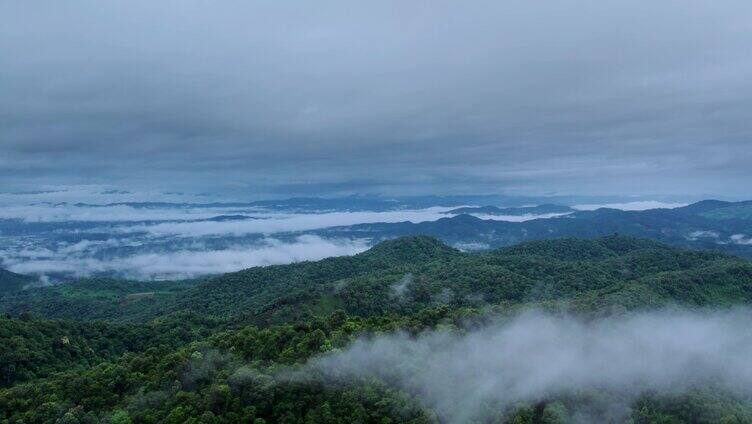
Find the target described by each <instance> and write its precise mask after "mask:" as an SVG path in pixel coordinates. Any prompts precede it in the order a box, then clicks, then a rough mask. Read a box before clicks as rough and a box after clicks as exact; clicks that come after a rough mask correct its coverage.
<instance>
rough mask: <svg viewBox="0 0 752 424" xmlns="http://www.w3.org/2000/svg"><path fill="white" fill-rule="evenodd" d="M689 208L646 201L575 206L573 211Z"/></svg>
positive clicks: (685, 204)
mask: <svg viewBox="0 0 752 424" xmlns="http://www.w3.org/2000/svg"><path fill="white" fill-rule="evenodd" d="M682 206H687V203H672V202H659V201H657V200H644V201H639V202H626V203H603V204H583V205H574V206H572V208H573V209H578V210H581V211H592V210H596V209H600V208H609V209H621V210H624V211H644V210H648V209H673V208H680V207H682Z"/></svg>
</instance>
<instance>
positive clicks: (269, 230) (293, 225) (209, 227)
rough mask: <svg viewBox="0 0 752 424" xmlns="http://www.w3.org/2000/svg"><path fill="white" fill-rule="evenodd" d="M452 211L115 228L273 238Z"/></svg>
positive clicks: (270, 216)
mask: <svg viewBox="0 0 752 424" xmlns="http://www.w3.org/2000/svg"><path fill="white" fill-rule="evenodd" d="M448 209H451V208H450V207H431V208H426V209H416V210H400V211H388V212H326V213H310V214H288V213H264V214H257V215H254V217H255V218H263V219H251V220H237V221H222V222H217V221H200V222H163V223H157V224H139V225H130V226H120V227H115V228H113V231H115V232H118V233H134V232H137V233H142V232H144V233H148V234H150V235H153V236H158V237H163V236H176V237H201V236H213V235H233V236H242V235H246V234H273V233H280V232H289V231H308V230H316V229H320V228H328V227H334V226H340V225H355V224H363V223H376V222H403V221H410V222H415V223H417V222H424V221H435V220H437V219H439V218H443V217H445V215H444V214H443V213H442V212H445V211H447V210H448Z"/></svg>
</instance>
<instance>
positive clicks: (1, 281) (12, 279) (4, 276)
mask: <svg viewBox="0 0 752 424" xmlns="http://www.w3.org/2000/svg"><path fill="white" fill-rule="evenodd" d="M36 281H37V279H36V278H34V277H30V276H28V275H21V274H16V273H15V272H10V271H8V270H5V269H0V296H1V295H2V294H3V293H9V292H15V291H19V290H23V288H24V287H26V286H28V285H29V284H33V283H35V282H36Z"/></svg>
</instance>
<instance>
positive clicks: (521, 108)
mask: <svg viewBox="0 0 752 424" xmlns="http://www.w3.org/2000/svg"><path fill="white" fill-rule="evenodd" d="M750 51H752V3H750V2H749V1H744V0H730V1H724V2H709V1H692V0H689V1H663V0H657V1H643V2H631V1H621V0H616V1H608V2H603V1H584V0H577V1H568V2H560V1H550V2H527V1H475V2H470V3H468V2H449V1H441V0H439V1H412V2H399V1H380V2H369V3H365V2H347V1H327V0H324V1H318V2H271V1H242V2H241V1H229V0H228V1H224V2H208V1H198V0H181V1H168V0H166V1H160V2H153V1H142V0H133V1H127V2H125V1H113V2H105V3H103V2H98V1H93V0H92V1H81V0H71V1H66V2H54V1H20V0H19V1H13V0H8V1H3V2H0V57H2V58H3V59H2V66H0V92H1V93H2V96H0V180H2V182H3V190H9V191H24V190H38V189H39V188H40V187H48V186H54V185H79V184H102V185H109V186H117V187H123V188H126V189H140V190H145V189H149V190H182V191H188V192H194V193H201V192H212V193H216V192H226V193H242V194H243V195H247V196H250V197H254V196H255V197H268V196H272V195H273V196H283V195H301V194H305V195H336V194H351V193H389V194H427V193H433V194H448V193H498V192H504V193H511V194H550V193H567V194H628V195H646V194H691V195H700V194H709V195H715V196H736V197H745V196H746V197H749V196H747V195H748V194H749V192H748V182H749V181H750V180H751V179H752V167H750V166H749V164H750V162H752V144H751V141H750V140H751V138H752V126H750V125H749V117H750V115H752V114H751V113H750V112H752V85H751V84H749V75H752V54H749V52H750Z"/></svg>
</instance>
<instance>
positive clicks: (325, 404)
mask: <svg viewBox="0 0 752 424" xmlns="http://www.w3.org/2000/svg"><path fill="white" fill-rule="evenodd" d="M6 275H10V274H1V275H0V276H2V277H3V280H2V281H3V287H5V288H4V290H3V291H4V293H2V295H0V311H2V312H3V313H4V315H3V316H2V317H0V422H8V423H37V422H40V423H43V422H51V423H52V422H60V423H95V422H110V423H157V422H167V423H183V422H195V423H199V422H200V423H224V422H227V423H230V422H254V423H277V422H279V423H293V422H309V423H317V422H340V423H353V422H363V423H366V422H374V423H375V422H378V423H390V422H391V423H397V422H412V423H431V422H441V421H442V420H443V417H442V416H440V415H439V414H438V413H437V411H435V410H433V409H432V408H431V407H430V405H427V404H426V403H425V402H422V400H421V397H420V395H419V394H418V393H412V392H410V391H406V390H402V389H400V388H398V387H395V386H394V385H392V384H390V382H388V381H385V380H383V379H379V378H371V377H369V378H345V377H338V376H331V375H324V374H322V373H320V372H319V371H317V370H315V369H311V368H309V367H307V366H306V364H307V363H308V361H309V360H310V359H311V358H316V357H318V356H320V355H322V354H325V353H327V352H336V351H338V350H341V349H346V348H347V347H348V346H350V345H351V344H352V343H353V342H354V341H355V340H357V339H359V338H360V337H363V336H364V335H365V336H367V335H374V334H389V333H392V332H395V331H401V332H405V333H406V334H408V335H412V336H416V335H419V334H421V333H423V332H425V331H429V330H436V331H442V332H443V331H445V332H448V333H462V332H463V331H466V330H467V329H468V328H474V327H483V326H484V325H486V323H488V322H489V320H492V319H502V320H503V319H504V317H511V316H513V315H515V314H517V313H518V312H520V311H523V310H529V309H538V310H545V311H549V312H550V313H553V314H566V315H575V316H578V317H581V318H582V319H586V320H587V319H596V318H597V317H603V316H611V317H614V316H615V317H618V316H621V315H625V314H630V313H632V312H634V311H641V310H655V309H657V308H693V309H703V308H727V307H732V306H734V305H745V304H749V303H750V302H752V263H750V262H749V261H747V260H745V259H740V258H737V257H733V256H729V255H726V254H723V253H718V252H707V251H690V250H680V249H677V248H674V247H668V246H666V245H663V244H660V243H658V242H655V241H651V240H646V239H638V238H631V237H625V236H619V235H611V236H607V237H601V238H595V239H589V240H586V239H574V238H565V239H555V240H542V241H534V242H529V243H524V244H519V245H514V246H510V247H506V248H502V249H498V250H492V251H487V252H479V253H466V252H461V251H459V250H456V249H454V248H451V247H448V246H446V245H445V244H443V243H442V242H440V241H438V240H436V239H434V238H431V237H426V236H414V237H404V238H398V239H393V240H388V241H384V242H381V243H379V244H378V245H376V246H375V247H373V248H371V249H370V250H368V251H366V252H363V253H361V254H358V255H355V256H349V257H337V258H329V259H324V260H321V261H317V262H301V263H295V264H290V265H279V266H268V267H257V268H250V269H246V270H243V271H239V272H233V273H228V274H223V275H219V276H216V277H212V278H207V279H203V280H190V281H170V282H138V281H121V280H111V279H84V280H78V281H72V282H69V283H65V284H61V285H56V286H50V287H27V286H26V285H25V284H20V283H13V282H14V281H17V279H18V278H21V279H23V278H24V277H22V276H18V277H14V276H13V275H10V277H7V281H9V283H7V284H6V283H5V281H6ZM608 396H618V395H617V394H609V393H604V392H602V391H592V392H590V391H579V392H577V393H572V394H570V395H567V396H562V397H557V398H551V399H541V400H539V401H537V402H529V403H524V402H523V403H519V404H515V405H513V406H512V407H506V408H501V409H500V408H497V407H495V406H494V405H493V404H489V405H486V406H484V408H485V409H487V411H484V413H483V414H482V417H483V419H482V421H488V422H511V423H544V422H545V423H558V422H569V421H574V420H576V416H575V412H576V411H578V410H579V409H581V406H582V405H590V406H589V407H591V408H594V409H595V410H597V409H598V408H599V406H598V405H600V404H602V403H603V402H605V401H604V400H603V399H606V398H608ZM597 412H598V411H595V412H593V413H594V414H597ZM622 421H627V422H632V423H653V422H656V423H658V422H660V423H680V422H693V423H711V422H725V423H742V422H752V401H750V399H745V398H740V397H739V396H737V395H735V394H731V393H725V392H724V391H723V390H722V389H714V388H711V387H694V388H692V389H690V390H687V391H682V392H670V391H668V392H666V393H663V392H645V393H640V394H639V396H636V397H635V398H634V399H629V405H628V411H627V412H626V413H625V416H624V417H623V419H622Z"/></svg>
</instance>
